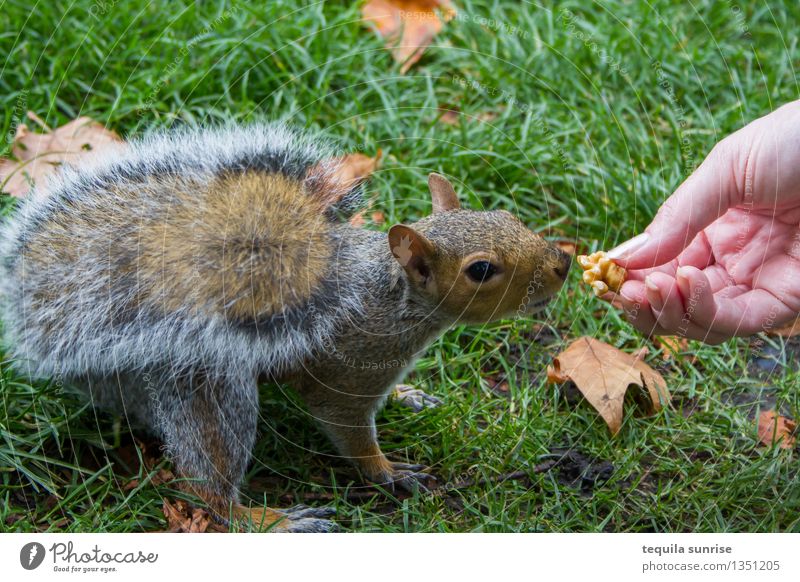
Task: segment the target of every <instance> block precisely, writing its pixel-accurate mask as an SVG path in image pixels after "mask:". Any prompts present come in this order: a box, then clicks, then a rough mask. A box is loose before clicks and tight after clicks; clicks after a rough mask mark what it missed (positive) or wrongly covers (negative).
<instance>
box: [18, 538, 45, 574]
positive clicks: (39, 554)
mask: <svg viewBox="0 0 800 582" xmlns="http://www.w3.org/2000/svg"><path fill="white" fill-rule="evenodd" d="M43 561H44V546H43V545H42V544H40V543H39V542H31V543H29V544H25V545H24V546H22V549H21V550H20V551H19V563H20V564H22V567H23V568H25V569H26V570H35V569H36V568H38V567H39V566H41V565H42V562H43Z"/></svg>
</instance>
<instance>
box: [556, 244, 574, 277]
mask: <svg viewBox="0 0 800 582" xmlns="http://www.w3.org/2000/svg"><path fill="white" fill-rule="evenodd" d="M558 252H559V255H558V259H556V260H557V261H558V266H556V267H553V270H554V271H555V272H556V275H558V276H559V277H561V280H562V281H566V280H567V275H568V274H569V267H570V265H571V264H572V255H570V254H569V253H565V252H564V251H562V250H561V249H558Z"/></svg>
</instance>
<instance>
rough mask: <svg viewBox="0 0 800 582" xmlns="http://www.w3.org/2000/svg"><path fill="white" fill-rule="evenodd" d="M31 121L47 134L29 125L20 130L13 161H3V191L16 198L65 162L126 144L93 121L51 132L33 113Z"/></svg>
mask: <svg viewBox="0 0 800 582" xmlns="http://www.w3.org/2000/svg"><path fill="white" fill-rule="evenodd" d="M28 118H29V119H31V120H32V121H34V122H35V123H36V124H38V125H39V126H40V127H41V128H42V129H44V131H45V132H44V133H36V132H33V131H30V130H29V129H28V126H27V125H25V124H20V125H19V126H17V131H16V134H15V135H14V142H13V144H12V147H11V156H12V158H11V159H2V160H0V190H2V191H3V192H7V193H8V194H11V195H12V196H17V197H23V196H25V195H26V194H27V193H28V192H29V191H30V189H31V188H32V187H33V186H34V185H36V184H37V183H38V184H39V185H41V184H43V183H44V181H45V180H46V179H47V177H48V176H49V175H50V174H52V173H53V172H55V171H56V169H57V168H58V167H59V166H60V165H61V164H63V163H65V162H69V163H75V162H77V161H78V160H80V159H81V158H82V157H84V156H86V155H87V154H88V153H90V152H97V151H99V150H103V149H105V148H107V147H109V146H113V145H117V144H121V143H122V140H121V139H120V137H119V136H118V135H117V134H116V133H114V132H113V131H109V130H107V129H106V128H105V127H104V126H103V125H102V124H100V123H98V122H96V121H94V120H93V119H91V118H89V117H79V118H78V119H75V120H73V121H70V122H69V123H67V124H66V125H62V126H61V127H58V128H56V129H50V128H49V127H48V126H47V124H45V122H44V121H42V120H41V119H39V117H37V116H36V114H34V113H33V112H30V111H29V112H28Z"/></svg>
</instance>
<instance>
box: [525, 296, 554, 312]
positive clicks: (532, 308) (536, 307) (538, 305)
mask: <svg viewBox="0 0 800 582" xmlns="http://www.w3.org/2000/svg"><path fill="white" fill-rule="evenodd" d="M552 299H553V298H552V297H545V298H544V299H539V300H538V301H530V302H528V304H527V305H526V306H525V311H526V312H527V313H529V314H530V313H538V312H539V311H541V310H542V309H544V308H545V307H547V304H548V303H550V301H552Z"/></svg>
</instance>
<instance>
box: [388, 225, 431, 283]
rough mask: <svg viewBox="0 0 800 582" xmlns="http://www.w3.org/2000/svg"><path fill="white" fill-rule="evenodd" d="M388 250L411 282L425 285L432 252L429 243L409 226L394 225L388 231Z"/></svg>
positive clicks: (429, 270)
mask: <svg viewBox="0 0 800 582" xmlns="http://www.w3.org/2000/svg"><path fill="white" fill-rule="evenodd" d="M389 248H390V249H391V251H392V255H393V256H394V258H395V259H397V262H398V263H400V266H401V267H403V269H405V271H406V273H408V276H409V277H410V278H411V279H412V280H413V281H415V282H417V283H420V284H422V285H425V284H427V282H428V280H429V279H430V276H431V267H430V264H431V258H432V257H433V252H434V248H433V243H432V242H431V241H429V240H428V239H427V238H425V236H424V235H423V234H420V233H419V232H417V231H416V230H414V229H413V228H411V227H410V226H406V225H404V224H395V225H394V226H393V227H392V228H390V229H389Z"/></svg>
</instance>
